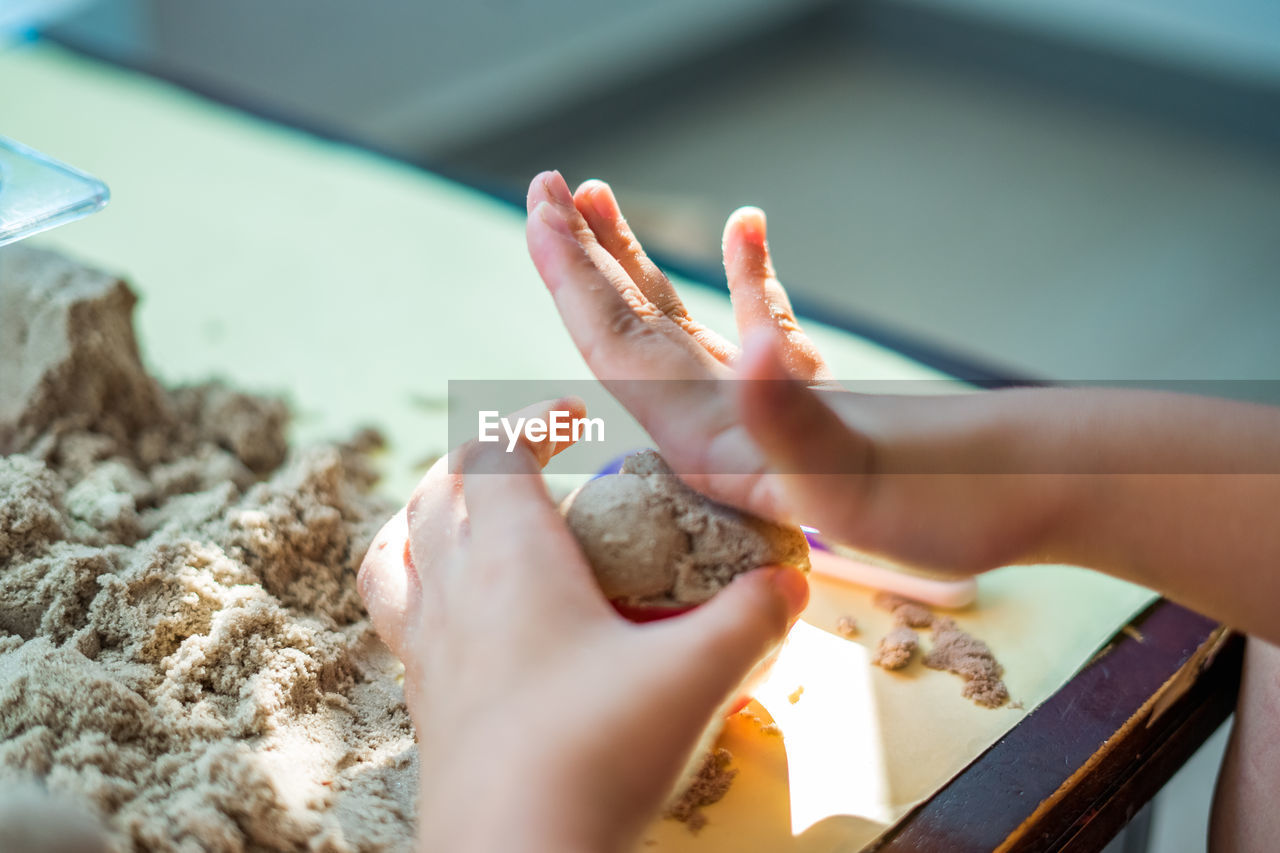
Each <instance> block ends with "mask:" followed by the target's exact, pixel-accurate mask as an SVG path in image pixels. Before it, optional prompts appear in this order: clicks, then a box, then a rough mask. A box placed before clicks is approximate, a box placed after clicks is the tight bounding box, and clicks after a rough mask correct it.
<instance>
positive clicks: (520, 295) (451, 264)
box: [0, 44, 1152, 853]
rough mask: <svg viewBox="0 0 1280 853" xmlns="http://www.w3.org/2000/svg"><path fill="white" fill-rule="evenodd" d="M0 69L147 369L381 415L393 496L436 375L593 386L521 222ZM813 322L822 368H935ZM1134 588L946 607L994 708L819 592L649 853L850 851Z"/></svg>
mask: <svg viewBox="0 0 1280 853" xmlns="http://www.w3.org/2000/svg"><path fill="white" fill-rule="evenodd" d="M0 80H3V81H4V84H3V86H0V133H4V134H5V135H7V136H11V137H13V138H16V139H18V140H20V141H22V142H24V143H26V144H28V145H31V146H34V147H36V148H38V149H40V150H43V151H45V152H46V153H49V154H51V155H53V156H55V157H58V158H60V159H63V160H66V161H67V162H70V163H72V164H74V165H76V166H79V167H81V168H83V169H86V170H88V171H90V172H93V173H94V174H96V175H98V176H99V177H101V178H103V179H104V180H105V181H106V182H107V183H108V184H109V185H110V186H111V189H112V192H113V200H112V202H111V204H110V206H109V207H108V208H107V209H106V210H105V211H104V212H102V213H100V214H97V215H96V216H93V217H91V218H90V219H87V220H84V221H82V222H78V223H74V224H72V225H69V226H66V227H64V228H61V229H58V230H56V231H54V232H51V233H49V234H48V235H44V236H42V237H39V238H36V241H35V242H37V243H39V244H43V245H53V246H57V247H60V248H62V249H64V250H66V251H68V252H70V253H71V254H73V255H76V256H79V257H80V258H82V259H84V260H85V261H88V262H90V263H93V264H97V265H101V266H103V267H106V268H108V269H111V270H114V271H117V272H119V273H122V274H124V275H125V276H127V277H128V278H130V279H131V280H132V281H133V282H134V283H135V286H136V288H137V289H138V290H139V291H140V292H141V294H142V296H143V301H142V304H141V306H140V309H139V318H138V319H139V333H140V337H141V339H142V343H143V347H144V356H145V357H146V359H147V361H148V363H149V364H150V366H151V368H152V369H153V370H154V371H155V372H156V373H157V374H158V375H159V376H160V377H161V378H162V379H164V380H165V381H169V382H174V381H191V380H197V379H202V378H207V377H208V376H210V375H220V376H223V377H226V378H227V379H229V380H231V381H233V382H235V383H236V384H238V385H241V386H246V387H249V388H252V389H255V390H263V391H277V392H284V393H286V394H287V395H288V396H289V397H290V398H291V400H292V401H293V403H294V405H295V408H296V409H297V410H298V411H300V412H301V417H300V419H299V422H298V424H297V425H296V427H295V433H296V437H297V438H298V439H299V440H302V441H306V440H309V439H313V438H317V437H330V438H332V437H341V436H344V435H346V434H349V433H350V432H351V430H352V429H354V428H355V427H356V426H357V425H362V424H374V425H376V426H378V427H379V428H381V429H383V430H384V431H385V432H386V434H387V435H388V436H389V437H390V440H391V451H390V455H389V458H388V460H387V470H388V481H387V483H388V485H387V488H389V489H390V490H391V491H392V492H393V493H394V494H397V495H401V496H403V495H405V494H406V493H407V491H408V489H410V488H411V487H412V483H413V481H414V479H415V478H416V473H415V464H416V463H418V462H420V461H421V460H422V459H423V458H425V457H428V456H430V455H431V454H434V453H439V452H441V451H442V450H444V449H445V447H444V444H445V441H446V439H445V434H444V431H445V418H444V413H443V412H442V411H441V410H440V408H439V407H438V406H437V405H436V404H437V403H439V402H441V401H443V399H444V397H445V391H446V382H447V380H449V379H483V378H507V379H515V378H528V379H583V378H587V377H588V376H589V374H588V372H587V370H586V368H585V367H584V366H583V364H582V362H581V360H580V358H579V356H578V354H577V352H576V351H575V350H574V348H573V347H572V345H571V343H570V342H569V339H568V336H567V335H566V334H565V333H564V332H563V330H562V328H561V326H560V321H559V318H558V317H557V315H556V313H555V310H554V308H553V306H552V303H551V300H550V299H549V298H548V297H547V296H546V294H545V292H544V290H543V288H542V285H541V282H540V281H539V279H538V277H537V274H536V273H535V272H534V270H533V267H532V265H531V264H530V262H529V261H528V259H527V257H526V254H525V248H524V235H523V221H522V220H523V217H522V216H521V215H520V213H519V211H516V210H512V209H510V208H508V207H506V206H503V205H501V204H499V203H496V202H494V201H493V200H491V199H489V198H487V197H485V196H483V195H481V194H478V193H476V192H473V191H471V190H469V189H466V188H464V187H460V186H458V185H455V184H452V183H450V182H448V181H445V180H443V179H440V178H437V177H434V176H431V175H428V174H424V173H422V172H420V171H417V170H414V169H411V168H408V167H405V166H402V165H398V164H396V163H393V162H388V161H387V160H384V159H382V158H379V157H376V156H374V155H370V154H367V153H364V152H361V151H359V150H354V149H351V148H348V147H344V146H340V145H335V144H331V143H327V142H323V141H320V140H317V139H315V138H312V137H310V136H308V135H306V134H302V133H299V132H295V131H292V130H287V129H283V128H280V127H277V126H274V125H271V124H268V123H265V122H262V121H259V120H256V119H252V118H249V117H246V116H244V115H242V114H240V113H238V112H236V111H234V110H229V109H226V108H223V107H220V106H217V105H214V104H211V103H209V102H207V101H204V100H202V99H200V98H198V97H195V96H192V95H190V94H187V93H184V92H183V91H181V90H178V89H175V88H173V87H170V86H168V85H165V84H163V83H159V82H156V81H154V80H151V79H149V78H147V77H144V76H140V75H136V74H133V73H129V72H124V71H120V70H117V69H114V68H111V67H109V66H104V65H101V64H98V63H95V62H92V61H88V60H84V59H82V58H79V57H76V56H75V55H72V54H69V53H67V52H64V51H62V50H61V49H58V48H56V47H52V46H48V45H43V44H33V45H21V46H17V47H10V48H7V49H0ZM547 165H548V167H553V166H555V164H547ZM571 177H573V178H575V179H581V178H585V177H587V176H585V175H575V176H571ZM602 177H606V178H607V177H608V176H602ZM685 293H686V297H687V302H688V303H689V306H690V309H691V310H692V311H693V312H694V314H695V316H699V317H700V318H701V319H703V320H704V321H706V322H708V323H710V324H711V325H712V326H715V327H718V328H720V329H722V330H731V329H732V328H733V325H732V313H731V311H730V307H729V303H728V300H727V299H726V298H724V297H723V296H721V295H720V294H717V293H714V292H712V291H709V290H705V289H698V288H688V287H686V288H685ZM810 328H811V330H812V334H813V337H814V338H815V340H816V342H817V343H818V345H819V346H820V347H821V349H822V350H823V352H824V353H826V355H827V356H828V359H829V360H830V362H831V364H832V367H833V369H834V371H835V375H837V376H841V377H854V378H859V379H916V378H932V377H934V376H936V374H934V373H932V372H931V371H929V370H928V369H926V368H923V367H921V366H920V365H918V364H915V363H913V362H911V361H909V360H908V359H906V358H903V357H902V356H899V355H897V354H895V353H892V352H889V351H887V350H885V349H883V348H882V347H879V346H877V345H874V344H871V343H869V342H866V341H863V340H860V339H858V338H855V337H852V336H850V335H847V334H845V333H843V332H840V331H838V330H835V329H831V328H826V327H822V326H820V325H818V326H814V325H812V324H811V325H810ZM1151 598H1152V594H1151V593H1150V592H1148V591H1147V590H1144V589H1141V588H1138V587H1134V586H1131V585H1129V584H1125V583H1121V582H1119V581H1115V580H1112V579H1109V578H1106V577H1103V576H1100V575H1097V574H1093V573H1090V572H1087V571H1083V570H1080V569H1074V568H1067V567H1047V566H1046V567H1028V568H1021V569H1016V570H1007V569H1006V570H1001V571H997V572H992V573H990V574H988V575H986V576H984V577H982V578H981V581H980V594H979V602H978V606H977V607H976V608H973V609H971V610H970V611H968V612H965V613H961V614H959V615H958V621H959V622H960V623H961V625H962V626H963V627H965V628H967V629H969V630H971V631H973V632H974V633H976V634H977V635H978V636H980V637H982V638H983V639H985V640H986V641H987V642H988V643H989V644H990V645H991V647H992V649H993V650H994V651H995V653H996V655H997V656H998V657H999V658H1000V659H1001V660H1002V662H1003V663H1004V664H1005V666H1006V670H1007V683H1008V685H1009V689H1010V692H1011V693H1012V695H1013V698H1014V699H1015V700H1016V701H1017V702H1020V703H1021V706H1020V707H1018V706H1014V707H1006V708H1001V709H998V710H994V711H993V710H986V709H983V708H979V707H977V706H975V705H973V704H972V703H970V702H969V701H968V700H966V699H963V698H962V697H961V696H960V686H961V684H960V682H959V681H958V680H957V679H956V678H955V677H953V676H950V675H948V674H945V673H940V672H934V671H931V670H926V669H924V668H922V667H921V666H920V665H919V664H918V663H917V664H914V665H913V666H912V667H910V668H908V669H907V670H905V671H904V672H903V673H902V674H891V673H886V672H883V671H881V670H879V669H876V668H874V667H871V666H869V664H868V657H869V655H868V647H869V646H870V647H874V643H875V640H876V639H877V638H878V637H879V636H880V635H881V634H882V633H883V631H884V630H885V629H886V628H887V624H888V623H887V619H886V617H885V616H884V614H881V613H878V612H877V611H875V610H874V609H873V608H871V607H870V605H869V601H868V593H867V592H866V591H865V590H861V589H858V588H856V587H852V586H847V585H841V584H837V583H834V582H822V581H819V582H817V583H816V584H815V591H814V602H813V605H812V606H811V607H810V610H809V612H808V613H807V614H806V620H805V623H802V625H801V627H800V628H799V629H798V630H797V632H796V633H795V634H794V635H793V636H792V638H791V640H790V644H789V646H788V647H787V649H786V650H785V651H784V654H783V656H782V659H781V661H780V663H779V666H778V668H777V670H776V672H775V676H774V678H773V679H772V680H771V681H770V683H769V684H768V685H767V686H766V689H765V690H764V692H763V693H762V699H763V700H764V701H765V703H766V704H767V705H768V706H769V710H770V711H771V712H772V713H773V715H775V716H776V718H777V721H778V723H779V725H780V727H781V729H782V730H783V736H782V737H777V736H770V735H767V734H762V733H761V732H760V731H759V728H758V726H757V725H756V724H755V723H753V722H751V721H750V720H748V719H746V718H738V719H735V720H733V721H731V722H730V724H729V726H728V729H727V731H726V734H725V736H724V738H723V742H724V744H725V745H726V746H728V747H729V748H730V749H731V750H732V751H733V752H734V753H735V756H736V757H735V766H736V767H738V768H739V771H740V772H739V775H738V777H737V779H736V780H735V783H734V785H733V787H732V789H731V790H730V792H729V794H728V795H727V796H726V797H725V799H724V800H723V801H722V802H721V803H719V804H717V805H715V806H712V807H710V808H709V809H708V810H707V817H708V819H709V823H708V825H707V826H706V828H705V829H703V830H702V832H701V833H700V834H698V835H697V836H694V835H692V834H690V833H689V832H688V831H687V829H685V827H684V826H682V825H679V824H674V823H671V822H658V823H657V824H655V825H654V826H653V827H652V828H651V830H650V832H649V834H648V836H647V837H646V846H645V847H644V848H643V849H646V850H654V849H661V850H696V851H707V853H709V851H714V850H720V849H724V850H733V851H735V853H741V851H747V850H779V851H782V850H806V851H810V850H811V851H830V850H857V849H859V848H860V847H862V846H863V845H864V844H865V843H867V842H868V841H870V840H871V839H873V838H875V837H876V836H877V835H879V834H880V833H881V832H883V831H884V830H885V829H886V828H887V827H889V826H891V825H892V824H893V823H894V822H895V821H896V820H898V819H900V818H901V817H902V816H903V815H905V814H906V813H907V812H908V811H909V810H910V809H911V808H912V807H913V806H914V805H915V804H917V803H919V802H920V801H922V800H923V799H925V798H927V797H928V796H929V795H930V794H931V793H933V792H934V791H936V790H937V789H938V788H940V787H941V786H942V785H943V784H944V783H945V782H946V781H947V780H948V779H950V778H951V777H952V776H954V775H955V774H956V773H957V772H958V771H960V770H961V769H963V768H964V767H965V765H967V764H968V763H969V762H970V761H972V760H973V759H974V758H975V757H976V756H977V755H978V754H980V753H981V752H982V751H983V750H984V749H985V748H986V747H988V746H989V745H990V744H992V743H993V742H994V741H996V740H997V739H998V738H999V737H1000V736H1001V735H1002V734H1003V733H1005V732H1006V731H1007V730H1008V729H1010V728H1011V727H1012V726H1014V725H1015V724H1016V723H1017V722H1018V721H1019V720H1020V719H1021V718H1022V717H1023V716H1024V715H1025V714H1026V713H1028V712H1029V711H1030V710H1031V709H1033V708H1034V707H1035V706H1036V705H1037V704H1038V703H1039V702H1041V701H1043V700H1044V699H1045V698H1046V697H1048V696H1049V695H1050V694H1052V693H1053V692H1054V691H1055V690H1056V689H1057V688H1058V687H1059V686H1060V685H1061V684H1063V683H1064V682H1065V681H1066V680H1067V679H1068V678H1070V677H1071V675H1072V674H1073V673H1075V672H1076V671H1077V670H1078V669H1079V668H1080V667H1081V666H1082V665H1083V664H1084V663H1085V662H1086V661H1087V660H1088V659H1089V657H1090V656H1091V655H1092V654H1093V652H1094V651H1095V650H1096V649H1097V648H1098V647H1099V646H1100V645H1101V644H1102V643H1104V642H1105V641H1107V640H1108V639H1109V638H1110V637H1111V636H1112V635H1113V634H1114V633H1115V631H1116V630H1117V629H1118V628H1119V627H1120V626H1121V625H1123V624H1124V623H1125V622H1126V621H1128V619H1129V618H1130V617H1131V615H1132V614H1134V613H1135V612H1136V611H1138V610H1139V609H1141V608H1142V607H1143V606H1145V605H1146V604H1147V603H1148V602H1149V601H1150V600H1151ZM843 615H850V616H853V617H855V618H856V619H857V620H858V621H859V622H860V623H861V625H862V634H861V635H860V636H859V637H856V638H855V639H854V640H852V641H850V640H844V639H840V638H838V637H836V636H835V635H834V634H833V633H831V632H830V629H832V628H833V627H834V624H835V621H836V619H837V618H839V617H840V616H843ZM801 686H803V687H804V691H803V693H802V694H800V697H799V699H798V701H796V702H795V703H794V704H793V703H791V702H790V701H789V700H788V698H787V697H788V696H789V695H791V694H793V692H794V691H795V688H797V687H801ZM757 711H759V712H760V713H761V714H762V715H763V713H764V712H763V711H761V710H760V709H759V708H757ZM1029 805H1030V804H1029Z"/></svg>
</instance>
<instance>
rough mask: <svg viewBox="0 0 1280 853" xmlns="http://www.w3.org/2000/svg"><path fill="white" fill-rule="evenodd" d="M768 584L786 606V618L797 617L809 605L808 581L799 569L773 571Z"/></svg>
mask: <svg viewBox="0 0 1280 853" xmlns="http://www.w3.org/2000/svg"><path fill="white" fill-rule="evenodd" d="M769 583H770V584H771V585H772V586H773V591H774V593H775V594H776V595H777V596H778V598H780V599H782V601H783V602H784V603H785V604H786V608H787V615H788V616H796V615H798V614H799V613H800V611H802V610H804V608H805V606H806V605H807V604H808V603H809V581H808V580H807V579H806V578H805V576H804V575H803V574H802V573H801V572H800V570H799V569H773V570H772V572H771V576H770V578H769Z"/></svg>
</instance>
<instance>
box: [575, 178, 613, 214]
mask: <svg viewBox="0 0 1280 853" xmlns="http://www.w3.org/2000/svg"><path fill="white" fill-rule="evenodd" d="M573 201H574V204H575V205H576V206H577V208H578V211H579V212H580V213H581V214H582V215H583V216H586V217H588V218H595V219H600V220H603V221H605V222H616V221H617V220H619V219H621V218H622V211H621V210H620V209H619V208H618V199H617V197H616V196H614V194H613V189H612V188H611V187H610V186H609V185H608V184H606V183H605V182H604V181H601V180H599V179H597V178H592V179H590V180H587V181H583V183H582V185H581V186H579V187H578V189H577V191H576V192H574V194H573Z"/></svg>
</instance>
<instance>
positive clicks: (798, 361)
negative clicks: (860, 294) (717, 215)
mask: <svg viewBox="0 0 1280 853" xmlns="http://www.w3.org/2000/svg"><path fill="white" fill-rule="evenodd" d="M724 269H725V276H726V277H727V279H728V281H729V296H730V299H731V300H732V301H733V314H734V318H735V319H736V320H737V323H738V337H739V339H740V340H743V341H745V340H746V339H747V337H748V336H749V335H750V334H751V333H752V332H753V331H757V330H765V331H768V332H771V333H773V334H775V335H776V336H778V338H779V339H780V340H781V342H782V352H783V359H784V362H785V363H786V365H787V368H788V369H789V370H790V371H791V373H792V374H794V375H795V376H798V377H799V378H801V379H803V380H805V381H806V382H812V381H814V380H822V379H829V378H830V371H829V370H828V369H827V366H826V362H824V361H823V359H822V355H821V353H819V352H818V348H817V347H816V346H814V344H813V341H811V340H809V336H808V335H807V334H805V332H804V330H803V329H801V328H800V323H799V321H798V320H796V315H795V311H794V310H792V308H791V300H790V299H789V298H787V291H786V290H785V289H784V288H783V287H782V284H781V282H779V281H778V276H777V273H776V272H775V271H774V268H773V259H772V258H771V257H770V255H769V243H768V240H767V235H766V223H765V216H764V211H762V210H761V209H760V208H758V207H743V208H739V209H738V210H736V211H734V212H733V214H732V215H731V216H730V217H729V220H728V222H726V223H725V228H724Z"/></svg>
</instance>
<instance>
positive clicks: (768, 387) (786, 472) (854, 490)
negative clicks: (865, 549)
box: [735, 334, 876, 530]
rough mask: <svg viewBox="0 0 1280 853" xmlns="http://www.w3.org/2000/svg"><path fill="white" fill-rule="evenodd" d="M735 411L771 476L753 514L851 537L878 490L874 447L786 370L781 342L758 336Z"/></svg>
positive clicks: (748, 350)
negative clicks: (855, 523)
mask: <svg viewBox="0 0 1280 853" xmlns="http://www.w3.org/2000/svg"><path fill="white" fill-rule="evenodd" d="M738 375H739V378H740V379H741V380H742V381H739V382H737V383H735V386H736V388H737V391H738V400H737V410H738V413H739V416H740V417H741V419H742V423H743V425H744V427H745V428H746V431H747V433H748V435H750V437H751V439H752V440H753V441H754V442H755V444H756V446H757V447H758V448H759V449H760V452H761V453H762V454H763V455H764V457H765V459H766V460H767V464H768V466H769V470H770V474H768V475H767V476H765V477H763V478H761V480H760V483H761V484H762V485H761V486H760V490H759V494H756V495H754V498H755V500H754V501H753V502H752V506H753V508H754V509H755V511H757V512H760V513H761V514H764V515H767V516H768V517H770V518H775V519H778V520H803V521H804V523H806V524H811V525H814V526H816V527H818V528H819V529H826V528H831V529H842V530H844V529H849V527H850V524H851V519H854V518H856V517H857V516H858V515H859V514H860V513H861V511H862V507H863V506H864V505H865V504H866V502H867V501H869V499H870V495H871V494H872V491H873V489H874V487H875V483H876V478H875V473H874V472H875V461H874V447H873V446H872V443H871V442H870V440H868V439H867V438H866V437H865V436H863V435H861V434H860V433H858V432H855V431H854V430H852V429H850V428H849V426H848V425H847V424H846V423H845V422H844V421H843V420H842V419H841V418H840V416H838V415H837V414H836V413H835V412H833V411H832V410H831V409H830V408H829V407H828V406H827V405H826V403H825V402H823V399H822V392H818V391H814V390H812V389H810V388H806V387H805V386H804V384H803V383H802V382H800V381H798V380H796V379H794V378H793V377H792V376H791V374H790V373H789V372H788V370H787V367H786V365H784V364H783V363H782V357H781V354H780V353H779V352H778V342H777V340H776V338H774V337H773V336H771V335H768V334H755V335H752V336H751V337H750V338H748V340H747V342H746V345H745V346H744V347H743V354H742V358H741V360H740V362H739V365H738Z"/></svg>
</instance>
